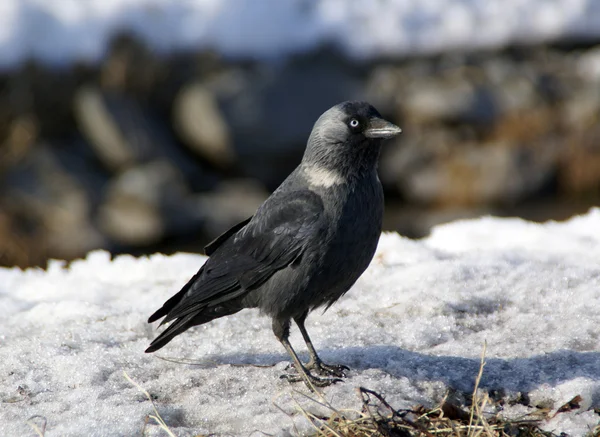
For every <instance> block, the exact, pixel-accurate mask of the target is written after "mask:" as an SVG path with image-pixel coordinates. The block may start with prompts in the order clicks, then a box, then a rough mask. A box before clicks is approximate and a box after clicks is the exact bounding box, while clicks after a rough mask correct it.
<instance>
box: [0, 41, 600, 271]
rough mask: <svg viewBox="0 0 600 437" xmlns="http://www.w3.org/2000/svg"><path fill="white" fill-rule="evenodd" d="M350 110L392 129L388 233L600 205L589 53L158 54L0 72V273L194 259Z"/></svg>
mask: <svg viewBox="0 0 600 437" xmlns="http://www.w3.org/2000/svg"><path fill="white" fill-rule="evenodd" d="M348 99H366V100H368V101H370V102H371V103H373V104H374V105H375V106H376V107H377V108H378V109H379V110H380V112H382V113H383V114H384V115H385V116H386V117H388V118H389V119H390V120H392V121H394V122H395V123H397V124H398V125H400V126H401V127H402V128H403V134H402V135H401V136H400V137H398V138H397V140H395V141H394V142H392V143H390V144H388V145H387V146H386V147H385V150H384V152H383V156H382V161H381V179H382V182H383V183H384V186H385V189H386V193H387V201H388V214H387V216H386V228H387V229H395V230H400V231H401V232H403V233H405V234H407V235H409V236H421V235H424V234H426V233H427V231H428V229H429V227H430V226H431V225H433V224H435V223H438V222H440V221H444V220H448V219H451V218H456V217H464V216H472V215H479V214H482V213H493V214H499V215H507V214H516V215H521V216H525V217H527V218H533V219H540V220H541V219H548V218H557V219H559V218H565V217H567V216H569V215H571V214H572V213H574V212H579V211H583V210H585V209H586V208H587V207H588V206H589V205H592V204H594V203H597V202H598V199H599V197H600V123H599V117H600V116H599V114H600V46H597V47H594V46H591V47H590V46H588V47H569V48H565V47H520V48H512V49H509V50H504V51H501V52H489V53H488V52H485V53H483V52H482V53H471V54H461V53H449V54H446V55H444V56H437V57H429V58H413V59H402V60H379V61H373V62H370V63H369V64H357V63H354V62H351V61H349V60H347V59H345V58H344V57H342V56H341V55H340V54H338V52H336V50H335V49H333V48H327V47H325V48H323V49H322V50H320V51H318V52H315V53H311V54H308V55H304V56H301V57H295V58H290V59H288V60H286V61H280V62H274V63H269V64H267V63H257V62H256V63H255V62H249V61H245V62H243V63H241V62H238V63H236V62H232V61H228V60H225V59H221V58H219V56H217V55H216V54H214V53H181V54H174V55H172V56H170V57H169V58H165V57H157V56H155V55H154V54H153V53H152V52H151V51H150V50H148V49H147V48H146V47H144V46H143V45H142V44H140V43H139V42H138V41H136V40H135V39H133V38H131V37H129V36H120V37H118V38H116V39H115V40H114V41H113V43H112V45H111V47H110V49H109V51H108V54H107V57H106V60H105V62H104V63H103V64H102V65H100V66H93V67H91V66H87V65H73V66H72V67H70V68H68V69H65V70H60V71H57V70H52V69H49V68H46V67H44V66H41V65H37V64H35V63H28V64H26V65H23V66H22V67H20V68H19V69H17V70H14V71H10V72H4V73H3V74H1V75H0V264H2V265H19V266H27V265H44V264H45V262H46V260H47V259H48V258H49V257H53V258H64V259H72V258H75V257H79V256H82V255H83V254H84V253H85V252H87V251H89V250H91V249H94V248H100V247H101V248H106V249H109V250H111V251H113V252H132V253H135V254H141V253H145V252H152V251H156V250H162V251H172V250H195V251H199V250H201V248H202V245H203V244H204V243H205V242H206V241H208V240H209V239H210V238H212V237H214V236H216V235H217V234H218V233H219V232H221V231H223V230H224V229H226V228H227V227H228V226H230V225H233V224H234V223H235V222H237V221H239V220H242V219H244V218H246V217H247V216H249V215H251V214H252V213H253V211H254V210H255V208H256V206H257V205H258V204H259V203H260V202H261V201H262V200H263V199H264V198H265V197H266V196H267V195H268V193H269V191H270V190H272V189H274V188H275V187H276V186H277V185H278V184H279V182H281V180H282V179H283V178H284V177H285V176H286V175H287V174H288V173H289V172H290V171H291V170H292V169H293V168H294V166H295V165H296V164H297V163H298V161H299V159H300V158H301V155H302V152H303V149H304V145H305V142H306V139H307V136H308V133H309V132H310V129H311V127H312V124H313V123H314V121H315V120H316V118H317V117H318V116H319V115H320V114H321V113H322V112H323V111H324V110H325V109H327V108H328V107H330V106H332V105H333V104H335V103H338V102H340V101H343V100H348Z"/></svg>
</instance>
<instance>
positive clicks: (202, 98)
mask: <svg viewBox="0 0 600 437" xmlns="http://www.w3.org/2000/svg"><path fill="white" fill-rule="evenodd" d="M173 125H174V126H175V129H176V131H177V132H178V134H179V136H180V137H181V139H182V140H183V142H184V143H185V144H186V145H187V146H188V147H189V148H190V149H191V150H193V151H194V152H195V153H197V154H198V155H200V156H202V157H203V158H204V159H206V160H207V161H208V162H210V163H211V164H213V165H214V166H216V167H218V168H227V167H231V165H232V164H233V162H234V161H235V158H236V157H235V152H234V150H233V148H232V144H231V133H230V132H229V127H228V125H227V123H226V122H225V120H224V119H223V116H222V114H221V110H220V109H219V106H218V103H217V101H216V99H215V98H214V95H213V93H212V91H210V90H209V89H208V88H206V87H205V86H203V85H202V84H200V83H190V84H188V85H186V86H184V87H183V88H182V89H181V90H180V91H179V93H178V94H177V96H176V98H175V102H174V104H173Z"/></svg>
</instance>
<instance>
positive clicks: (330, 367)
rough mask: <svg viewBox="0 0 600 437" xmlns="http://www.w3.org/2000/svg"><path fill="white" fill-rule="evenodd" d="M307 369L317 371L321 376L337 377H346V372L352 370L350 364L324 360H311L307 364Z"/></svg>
mask: <svg viewBox="0 0 600 437" xmlns="http://www.w3.org/2000/svg"><path fill="white" fill-rule="evenodd" d="M306 369H307V370H310V371H313V372H316V373H318V374H319V375H321V376H329V377H336V378H345V377H346V376H347V375H346V372H347V371H348V370H350V368H349V367H348V366H344V365H343V364H325V363H324V362H322V361H311V362H310V363H308V364H307V365H306Z"/></svg>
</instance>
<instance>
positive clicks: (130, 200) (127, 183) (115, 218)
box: [98, 161, 200, 246]
mask: <svg viewBox="0 0 600 437" xmlns="http://www.w3.org/2000/svg"><path fill="white" fill-rule="evenodd" d="M189 200H190V191H189V188H188V186H187V185H186V183H185V179H184V177H183V174H182V173H181V172H180V171H179V169H177V168H176V167H174V166H173V165H171V164H170V163H169V162H166V161H151V162H148V163H146V164H143V165H139V166H136V167H132V168H130V169H128V170H126V171H124V172H123V173H121V174H120V175H119V176H117V177H116V178H114V179H113V180H112V181H111V182H110V184H109V186H108V188H107V190H106V195H105V199H104V201H103V203H102V205H101V207H100V209H99V216H98V220H99V224H100V228H101V229H102V231H103V232H105V233H106V234H107V235H108V236H109V237H110V238H111V239H113V240H114V241H116V242H118V243H119V244H122V245H131V246H147V245H150V244H154V243H157V242H158V241H160V240H161V239H163V238H165V237H166V236H167V235H169V234H171V233H175V232H176V231H180V232H184V231H188V230H189V229H190V228H192V227H193V226H194V225H197V224H198V223H200V220H199V219H198V218H197V217H194V214H193V208H190V203H189Z"/></svg>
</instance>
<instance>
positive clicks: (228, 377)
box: [0, 209, 600, 437]
mask: <svg viewBox="0 0 600 437" xmlns="http://www.w3.org/2000/svg"><path fill="white" fill-rule="evenodd" d="M599 230H600V209H592V210H590V211H589V212H588V213H587V214H585V215H582V216H578V217H573V218H572V219H570V220H568V221H566V222H562V223H556V222H548V223H544V224H535V223H530V222H526V221H523V220H520V219H500V218H494V217H484V218H480V219H475V220H465V221H458V222H454V223H449V224H445V225H441V226H438V227H436V228H435V229H434V230H433V232H432V234H431V236H429V237H428V238H425V239H423V240H418V241H415V240H409V239H406V238H403V237H401V236H399V235H397V234H384V235H383V236H382V238H381V240H380V244H379V248H378V253H377V254H376V256H375V258H374V260H373V262H372V264H371V266H370V267H369V269H368V270H367V271H366V272H365V274H364V275H363V276H362V277H361V279H360V280H359V281H358V282H357V284H356V285H355V287H354V288H353V289H352V290H350V292H349V293H348V294H347V295H345V296H344V297H343V298H342V299H341V300H340V301H338V302H337V303H336V304H335V305H334V306H333V307H332V308H331V309H330V310H329V311H328V312H326V313H325V314H322V313H321V312H320V311H316V312H314V313H312V314H311V315H310V316H309V318H308V322H307V328H308V330H309V332H310V333H311V336H312V338H313V340H314V342H315V346H316V348H317V350H318V351H320V352H321V354H322V357H323V358H324V359H325V361H331V362H338V363H343V364H346V365H348V366H350V367H351V369H352V370H351V371H350V374H349V377H348V378H347V379H346V380H345V382H343V383H340V384H336V385H335V386H331V387H328V388H326V389H324V391H323V393H324V396H325V398H326V399H328V400H329V401H331V402H332V404H333V405H334V406H335V407H336V408H350V409H352V408H354V409H359V407H360V400H359V399H358V397H357V394H356V388H357V387H359V386H363V387H366V388H369V389H372V390H375V391H377V392H379V393H382V394H383V395H384V396H385V397H386V399H387V400H388V401H389V402H390V403H391V404H392V405H394V406H395V407H398V408H407V407H411V406H413V405H415V404H424V405H426V406H430V407H431V406H435V405H436V403H438V402H439V401H440V400H441V399H442V398H443V396H444V395H445V394H446V392H447V390H448V388H452V389H453V390H457V391H458V392H462V393H470V392H471V391H472V390H473V384H474V380H475V377H476V375H477V372H478V369H479V361H480V354H481V352H482V348H483V345H484V343H486V344H487V355H486V365H485V368H484V374H483V379H482V382H481V387H482V388H483V389H486V390H489V391H494V390H495V391H496V392H498V391H500V392H501V393H502V397H503V398H505V399H514V398H517V397H518V395H519V393H524V394H527V395H528V397H529V404H530V405H532V406H537V405H539V406H545V407H547V408H549V409H550V410H551V411H552V412H555V411H556V410H557V409H558V408H559V407H560V406H561V405H563V404H565V403H566V402H568V401H569V400H571V399H572V398H573V397H575V396H576V395H580V396H581V397H582V401H581V407H580V408H579V409H575V410H573V411H570V412H565V413H558V414H556V416H555V417H554V418H553V419H552V420H551V421H549V422H547V423H546V424H545V425H544V426H545V429H547V430H549V431H553V432H555V433H557V434H558V433H560V432H565V433H567V434H568V435H571V436H583V435H585V434H586V433H588V432H589V431H590V430H591V429H592V428H593V427H594V426H595V425H597V424H598V422H599V420H600V417H599V416H598V414H596V413H595V412H594V408H599V407H600V330H599V328H598V327H599V326H600V263H599V262H598V260H600V231H599ZM204 259H205V258H204V257H202V256H199V255H192V254H176V255H173V256H164V255H160V254H155V255H152V256H150V257H144V258H134V257H131V256H119V257H117V258H115V259H114V260H111V258H110V256H109V254H108V253H106V252H102V251H96V252H92V253H90V254H89V255H88V256H87V258H86V259H85V260H78V261H75V262H73V263H71V264H70V265H68V266H67V265H66V264H65V263H64V262H62V261H52V262H51V263H50V265H49V267H48V269H47V271H44V270H40V269H29V270H26V271H21V270H19V269H7V268H4V269H0V310H1V312H2V314H3V318H2V320H0V375H1V377H0V402H1V405H2V407H1V408H0V435H2V436H5V437H12V436H24V435H34V431H33V426H36V427H37V428H38V429H40V430H41V429H44V427H45V435H46V436H48V437H52V436H80V435H88V436H114V435H140V434H141V433H142V430H144V429H145V431H146V433H147V434H146V435H152V436H155V435H164V432H163V431H161V430H160V429H159V427H158V426H157V425H156V424H155V423H154V422H153V421H152V420H149V421H148V423H146V421H147V416H148V415H152V414H154V412H153V409H152V408H153V407H152V404H151V403H150V402H149V401H148V400H147V398H146V397H145V395H144V394H143V393H142V392H141V391H140V389H139V388H137V387H135V386H134V385H133V384H132V383H131V382H129V381H128V380H127V379H126V377H125V376H124V372H126V373H127V375H129V376H130V377H131V378H132V379H133V380H134V381H135V382H136V383H138V384H140V386H141V387H143V388H144V389H145V390H147V391H148V392H149V393H151V394H152V396H153V398H154V403H155V405H156V408H157V409H158V412H159V414H160V415H161V416H162V417H163V419H164V420H165V422H166V423H167V425H168V426H169V427H170V429H171V430H172V431H173V432H174V433H175V434H176V435H178V436H183V435H185V436H192V435H199V434H210V433H217V434H225V435H250V434H251V433H252V432H253V431H262V432H265V433H270V434H274V435H282V436H283V435H289V434H293V433H294V432H296V431H295V430H294V426H295V427H296V428H297V430H298V432H303V431H308V430H310V427H309V425H308V424H307V423H306V421H305V420H304V419H303V418H302V415H301V414H300V413H299V412H298V409H297V407H296V405H297V404H296V402H299V403H300V404H302V405H304V407H305V408H308V409H311V411H312V410H315V411H321V412H323V411H322V407H319V406H318V405H317V404H315V403H314V402H311V401H308V400H306V399H305V398H303V397H302V396H301V395H299V394H298V391H300V392H303V393H308V392H307V391H306V389H305V388H304V387H303V386H302V385H294V386H290V384H289V383H288V382H287V381H285V380H282V379H280V378H279V376H280V375H281V374H282V373H283V371H284V369H285V367H286V365H287V363H288V361H289V358H288V356H287V355H286V353H285V351H284V349H283V347H282V346H281V345H280V344H279V343H278V342H277V340H276V339H275V337H274V336H273V334H272V332H271V330H270V322H269V320H268V318H265V317H262V316H260V315H259V314H258V313H257V312H256V311H255V310H245V311H242V312H240V313H238V314H236V315H233V316H229V317H226V318H223V319H219V320H216V321H214V322H212V323H210V324H208V325H204V326H201V327H197V328H193V329H192V330H190V331H188V332H187V333H185V334H183V335H181V336H179V337H177V338H176V339H175V340H173V342H171V343H170V344H169V345H168V346H167V347H165V348H164V349H162V350H160V351H159V352H157V353H155V354H144V349H145V348H146V347H147V346H148V344H149V342H150V340H151V339H152V338H153V337H154V336H155V335H156V333H157V330H156V326H151V325H148V324H147V323H146V319H147V317H148V316H149V315H150V314H151V313H152V312H153V311H154V310H155V309H157V308H158V307H159V306H160V305H161V304H162V303H163V301H164V300H165V299H167V298H168V297H170V296H171V295H172V294H173V293H174V292H175V291H177V290H178V289H179V287H181V286H182V285H183V284H184V283H185V282H186V281H187V279H188V278H189V277H190V276H191V275H192V274H193V273H195V272H196V270H197V269H198V268H199V266H200V265H201V264H202V262H203V261H204ZM291 341H292V344H294V345H296V346H297V349H298V350H299V351H300V352H301V354H302V357H303V358H306V353H305V347H304V345H303V342H302V339H301V337H300V336H299V334H298V332H297V330H293V332H292V338H291ZM531 410H532V408H530V407H526V406H524V405H520V404H516V405H514V406H510V402H507V403H506V405H505V411H504V412H503V414H504V415H505V416H507V417H517V416H519V415H522V414H524V412H527V411H529V412H531ZM256 434H257V435H259V434H260V433H256Z"/></svg>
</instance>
